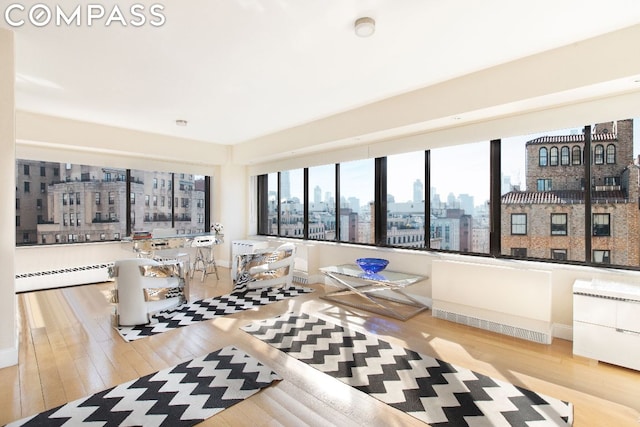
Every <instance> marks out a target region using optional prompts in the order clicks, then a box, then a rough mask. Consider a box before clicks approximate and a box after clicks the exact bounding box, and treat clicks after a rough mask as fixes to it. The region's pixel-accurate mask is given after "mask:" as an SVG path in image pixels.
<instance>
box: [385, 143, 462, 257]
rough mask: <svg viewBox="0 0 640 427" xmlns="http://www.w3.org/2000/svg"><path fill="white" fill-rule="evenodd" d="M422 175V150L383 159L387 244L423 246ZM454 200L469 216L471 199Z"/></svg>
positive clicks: (423, 158) (423, 160) (423, 207)
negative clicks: (385, 162) (384, 161)
mask: <svg viewBox="0 0 640 427" xmlns="http://www.w3.org/2000/svg"><path fill="white" fill-rule="evenodd" d="M424 173H425V153H424V151H418V152H412V153H404V154H396V155H393V156H389V157H387V174H386V175H387V242H388V244H391V241H393V245H394V246H402V247H409V248H424V247H425V240H424V239H425V230H424V224H425V203H424V200H425V193H424V177H425V174H424ZM460 197H462V198H463V199H460ZM458 198H459V199H460V204H461V206H460V209H462V210H463V211H464V213H466V214H468V215H473V213H474V206H473V197H472V196H470V195H468V194H465V195H462V196H458ZM391 238H393V240H390V239H391Z"/></svg>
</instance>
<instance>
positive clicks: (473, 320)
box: [432, 308, 552, 344]
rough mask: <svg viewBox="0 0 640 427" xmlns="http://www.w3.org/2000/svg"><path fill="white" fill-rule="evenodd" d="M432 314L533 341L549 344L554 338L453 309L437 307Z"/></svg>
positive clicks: (451, 320) (462, 323)
mask: <svg viewBox="0 0 640 427" xmlns="http://www.w3.org/2000/svg"><path fill="white" fill-rule="evenodd" d="M432 314H433V317H437V318H438V319H443V320H448V321H450V322H455V323H459V324H461V325H466V326H472V327H474V328H479V329H484V330H486V331H491V332H495V333H498V334H503V335H508V336H511V337H515V338H520V339H524V340H527V341H533V342H537V343H540V344H549V343H550V342H551V340H552V337H551V336H550V335H549V334H545V333H542V332H538V331H532V330H529V329H524V328H519V327H517V326H511V325H506V324H503V323H498V322H492V321H490V320H484V319H479V318H477V317H471V316H466V315H464V314H460V313H453V312H451V311H446V310H441V309H437V308H436V309H433V310H432Z"/></svg>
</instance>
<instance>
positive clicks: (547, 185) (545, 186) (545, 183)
mask: <svg viewBox="0 0 640 427" xmlns="http://www.w3.org/2000/svg"><path fill="white" fill-rule="evenodd" d="M537 184H538V191H551V179H539V180H538V181H537Z"/></svg>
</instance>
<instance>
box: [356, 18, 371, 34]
mask: <svg viewBox="0 0 640 427" xmlns="http://www.w3.org/2000/svg"><path fill="white" fill-rule="evenodd" d="M354 28H355V31H356V35H357V36H358V37H369V36H371V35H373V33H374V32H375V31H376V21H374V20H373V18H369V17H368V16H365V17H362V18H358V19H356V22H355V24H354Z"/></svg>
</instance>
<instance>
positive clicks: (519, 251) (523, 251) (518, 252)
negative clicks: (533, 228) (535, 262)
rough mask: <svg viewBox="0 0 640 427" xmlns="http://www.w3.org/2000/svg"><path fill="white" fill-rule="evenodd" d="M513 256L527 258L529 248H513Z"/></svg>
mask: <svg viewBox="0 0 640 427" xmlns="http://www.w3.org/2000/svg"><path fill="white" fill-rule="evenodd" d="M511 256H514V257H517V258H526V256H527V248H511Z"/></svg>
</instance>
